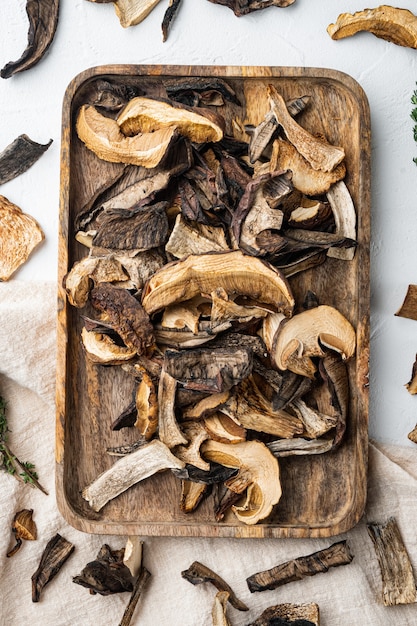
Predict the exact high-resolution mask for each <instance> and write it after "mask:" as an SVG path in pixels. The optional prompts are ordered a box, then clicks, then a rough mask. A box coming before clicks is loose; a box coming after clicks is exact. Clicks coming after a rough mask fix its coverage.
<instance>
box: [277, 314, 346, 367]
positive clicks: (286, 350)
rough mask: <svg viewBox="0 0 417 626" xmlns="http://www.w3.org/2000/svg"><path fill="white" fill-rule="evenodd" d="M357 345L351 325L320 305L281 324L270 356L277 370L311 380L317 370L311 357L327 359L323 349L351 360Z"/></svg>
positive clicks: (340, 315)
mask: <svg viewBox="0 0 417 626" xmlns="http://www.w3.org/2000/svg"><path fill="white" fill-rule="evenodd" d="M355 346H356V334H355V330H354V328H353V326H352V325H351V323H350V322H349V321H348V320H347V319H346V318H345V317H344V316H343V315H342V314H341V313H340V312H339V311H338V310H337V309H335V308H334V307H331V306H328V305H320V306H318V307H315V308H313V309H309V310H307V311H303V312H302V313H298V315H294V317H292V318H290V319H289V320H284V321H283V322H282V323H281V324H280V326H279V328H278V330H277V332H276V334H275V339H274V346H273V350H272V355H271V356H272V358H273V360H274V363H275V364H276V366H277V367H278V369H280V370H286V369H289V370H291V371H292V372H295V373H296V374H301V375H304V376H309V377H310V378H312V377H313V376H314V373H315V371H316V369H317V368H316V366H315V365H314V363H313V362H312V360H311V357H314V356H324V354H325V353H324V351H323V347H325V348H329V349H331V350H335V351H336V352H339V354H341V356H342V358H343V359H349V358H350V357H352V356H353V354H354V352H355Z"/></svg>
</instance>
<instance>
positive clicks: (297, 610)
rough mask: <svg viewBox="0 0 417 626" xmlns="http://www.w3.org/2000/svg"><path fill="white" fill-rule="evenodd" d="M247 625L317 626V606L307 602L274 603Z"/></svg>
mask: <svg viewBox="0 0 417 626" xmlns="http://www.w3.org/2000/svg"><path fill="white" fill-rule="evenodd" d="M248 626H319V607H318V605H317V604H315V603H313V602H312V603H309V604H290V603H285V604H276V605H275V606H270V607H268V608H267V609H265V611H263V612H262V613H261V615H260V616H259V617H258V618H257V619H256V620H255V621H254V622H251V623H250V624H248Z"/></svg>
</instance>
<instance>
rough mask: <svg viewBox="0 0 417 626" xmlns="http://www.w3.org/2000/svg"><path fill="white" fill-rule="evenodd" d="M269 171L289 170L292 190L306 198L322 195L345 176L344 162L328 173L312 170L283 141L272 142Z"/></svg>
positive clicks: (291, 146) (294, 150) (291, 147)
mask: <svg viewBox="0 0 417 626" xmlns="http://www.w3.org/2000/svg"><path fill="white" fill-rule="evenodd" d="M270 169H271V170H275V169H288V170H291V172H292V182H293V185H294V188H295V189H298V190H299V191H301V192H302V193H304V194H306V195H307V196H318V195H320V194H322V193H324V192H325V191H327V190H328V189H329V188H330V186H331V185H332V184H333V183H335V182H336V181H338V180H341V179H343V178H344V177H345V174H346V166H345V164H344V162H342V163H339V165H337V166H336V167H335V168H334V169H333V170H331V171H330V172H323V171H322V170H315V169H313V168H312V167H311V165H310V164H309V163H308V161H307V160H306V159H305V158H304V157H303V156H302V155H301V154H300V153H299V152H298V150H297V149H296V148H295V147H294V146H293V145H292V144H291V143H289V142H288V141H285V140H284V139H276V140H275V141H274V144H273V150H272V156H271V164H270Z"/></svg>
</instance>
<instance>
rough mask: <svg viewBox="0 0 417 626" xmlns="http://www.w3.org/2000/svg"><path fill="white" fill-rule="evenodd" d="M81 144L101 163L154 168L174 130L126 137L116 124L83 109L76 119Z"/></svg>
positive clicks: (172, 137) (163, 153)
mask: <svg viewBox="0 0 417 626" xmlns="http://www.w3.org/2000/svg"><path fill="white" fill-rule="evenodd" d="M76 128H77V134H78V137H79V138H80V140H81V141H82V142H83V143H84V144H85V145H86V146H87V148H88V149H89V150H92V151H93V152H94V153H95V154H96V155H97V156H98V157H99V158H100V159H103V160H104V161H109V162H111V163H130V164H132V165H142V166H143V167H147V168H151V167H156V166H157V165H158V164H159V163H160V161H161V160H162V159H163V157H164V156H165V155H166V153H167V151H168V149H169V147H170V145H171V143H172V142H173V140H174V139H175V136H176V133H175V128H173V127H172V126H168V127H165V128H161V129H158V130H155V132H152V133H141V134H140V135H135V136H134V137H125V135H123V133H122V132H121V130H120V128H119V126H118V124H117V122H116V121H115V120H113V119H111V118H110V117H105V116H104V115H101V113H99V112H98V111H97V110H96V109H95V108H94V107H93V106H90V105H83V106H82V107H81V109H80V111H79V113H78V117H77V123H76Z"/></svg>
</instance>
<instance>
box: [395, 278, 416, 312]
mask: <svg viewBox="0 0 417 626" xmlns="http://www.w3.org/2000/svg"><path fill="white" fill-rule="evenodd" d="M395 315H397V316H398V317H406V318H407V319H410V320H417V285H408V288H407V293H406V295H405V298H404V301H403V303H402V305H401V307H400V308H399V309H398V311H397V312H396V313H395Z"/></svg>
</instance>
